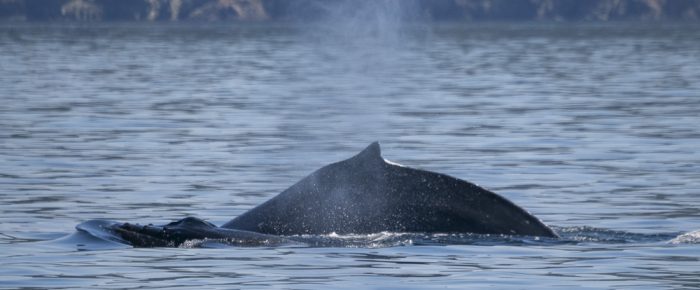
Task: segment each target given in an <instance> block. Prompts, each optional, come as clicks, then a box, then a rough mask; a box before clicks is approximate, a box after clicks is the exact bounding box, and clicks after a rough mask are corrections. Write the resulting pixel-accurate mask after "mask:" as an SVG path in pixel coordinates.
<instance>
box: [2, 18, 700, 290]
mask: <svg viewBox="0 0 700 290" xmlns="http://www.w3.org/2000/svg"><path fill="white" fill-rule="evenodd" d="M329 33H330V34H332V33H333V31H332V30H319V31H316V30H315V28H314V27H311V26H298V27H297V26H293V27H289V26H285V25H277V24H253V25H238V24H236V25H231V24H225V25H179V24H159V25H153V24H148V25H146V24H110V25H107V24H90V25H85V26H79V25H68V24H66V25H51V26H48V25H41V24H8V23H4V24H0V101H1V103H0V160H1V161H2V162H0V249H2V250H1V251H0V264H1V265H0V288H32V287H36V288H55V289H59V288H71V289H75V288H83V289H94V288H114V289H126V288H136V287H142V286H147V287H153V288H158V287H163V288H166V287H167V288H171V287H172V288H174V287H185V288H187V287H194V286H200V285H206V286H207V288H213V289H217V288H220V289H231V288H243V287H258V288H312V289H327V288H329V287H330V288H346V289H357V288H397V289H398V288H400V289H411V288H414V289H425V288H464V287H467V286H470V287H475V288H482V287H497V288H523V287H527V288H529V287H532V288H539V289H542V288H546V289H571V288H572V287H575V288H593V289H615V288H649V289H683V288H687V289H691V288H698V287H700V278H698V273H700V251H698V244H699V243H698V240H699V239H700V238H699V236H700V233H698V232H697V230H698V229H700V210H698V208H700V190H699V188H700V153H699V152H700V151H698V148H700V126H698V124H699V123H700V81H698V80H700V49H698V48H699V47H700V29H698V27H697V25H692V24H665V25H659V24H654V25H640V24H624V23H617V24H604V25H603V24H568V25H549V24H479V25H477V24H473V25H457V26H455V25H435V26H431V27H408V28H406V31H402V33H401V34H400V37H391V38H383V37H375V38H372V37H359V36H358V35H353V34H350V35H347V34H345V35H342V36H339V35H335V36H327V35H325V34H329ZM375 140H379V141H381V142H382V147H383V152H384V155H385V157H386V158H388V159H390V160H393V161H396V162H399V163H402V164H406V165H408V166H412V167H418V168H423V169H428V170H432V171H437V172H442V173H446V174H449V175H452V176H456V177H459V178H463V179H466V180H469V181H472V182H475V183H478V184H480V185H482V186H485V187H487V188H489V189H491V190H493V191H495V192H498V193H500V194H502V195H503V196H505V197H507V198H509V199H511V200H512V201H514V202H515V203H516V204H519V205H521V206H523V207H524V208H526V209H528V210H529V211H531V212H532V213H533V214H534V215H536V216H537V217H539V218H540V219H542V220H543V221H544V222H545V223H547V224H549V225H553V226H554V227H555V229H556V230H557V231H558V232H560V233H562V235H563V236H565V237H566V238H567V241H568V242H555V243H547V242H542V241H533V240H528V239H524V240H523V239H520V240H517V239H516V240H515V241H513V240H496V241H491V242H489V240H488V239H472V240H469V238H466V239H465V237H461V238H460V237H456V238H455V237H450V236H446V237H442V239H443V240H440V238H439V237H438V238H437V240H436V237H429V238H428V239H421V237H420V236H411V235H407V236H401V235H393V234H388V233H385V234H378V236H368V237H340V238H338V237H332V236H329V237H319V238H327V239H331V240H332V242H338V240H339V239H359V241H360V242H361V243H359V244H358V243H353V242H352V241H351V242H350V243H349V244H343V243H338V245H337V246H333V245H331V246H329V247H297V246H282V247H252V248H251V247H219V248H217V247H216V246H215V245H214V247H213V248H197V247H194V248H178V249H131V248H120V247H107V248H105V249H103V250H98V251H76V250H77V249H76V247H75V245H71V246H65V245H61V244H56V243H47V242H42V241H48V240H52V239H55V238H59V237H62V236H65V235H67V234H71V233H74V232H75V230H74V227H75V226H76V225H77V224H79V223H81V222H83V221H86V220H90V219H111V220H117V221H122V222H140V223H161V224H162V223H167V222H170V221H173V220H176V219H179V218H183V217H186V216H196V217H200V218H204V219H207V220H208V221H210V222H212V223H215V224H217V225H221V224H223V223H225V222H226V221H228V220H229V219H231V218H232V217H234V216H237V215H239V214H241V213H242V212H244V211H246V210H248V209H250V208H251V207H253V206H255V205H257V204H259V203H261V202H263V201H265V200H266V199H268V198H270V197H272V196H274V195H276V194H277V193H279V192H281V191H282V190H284V189H285V188H287V187H288V186H290V185H291V184H293V183H295V182H296V181H297V180H299V179H301V178H302V177H304V176H305V175H307V174H308V173H310V172H311V171H313V170H315V169H317V168H319V167H321V166H323V165H325V164H328V163H331V162H335V161H338V160H342V159H345V158H347V157H350V156H352V155H354V154H355V153H356V152H358V151H359V150H360V149H362V148H364V147H365V146H366V145H367V144H369V143H370V142H372V141H375ZM693 231H696V232H693ZM382 235H384V236H382ZM373 239H379V241H386V240H387V239H388V240H390V241H391V243H388V244H382V243H379V244H378V245H379V247H373V244H371V243H370V244H366V243H364V244H363V243H362V242H367V241H372V240H373ZM450 239H451V240H450ZM460 241H461V242H460ZM465 241H467V242H465ZM469 241H472V242H469ZM348 245H351V246H352V245H354V246H357V247H350V246H348Z"/></svg>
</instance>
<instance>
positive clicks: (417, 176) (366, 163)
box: [77, 142, 558, 247]
mask: <svg viewBox="0 0 700 290" xmlns="http://www.w3.org/2000/svg"><path fill="white" fill-rule="evenodd" d="M91 223H93V224H94V223H96V222H95V221H88V222H86V223H83V224H81V225H79V226H78V227H77V228H78V230H79V231H81V230H82V231H89V229H91V228H94V227H90V226H89V225H90V224H91ZM100 225H102V226H101V228H104V229H105V231H107V232H108V233H109V234H111V235H115V236H116V237H113V238H112V239H111V240H112V241H119V242H122V243H126V244H129V245H132V246H136V247H163V246H181V245H182V244H183V243H185V242H187V241H191V240H206V239H223V240H227V241H233V242H234V243H233V244H235V245H243V246H255V245H276V244H286V243H293V242H295V240H298V239H295V238H294V237H295V236H299V235H325V234H332V233H335V234H372V233H379V232H397V233H470V234H497V235H514V236H539V237H548V238H557V237H558V236H557V234H556V233H555V232H554V231H553V230H552V229H551V228H549V227H548V226H547V225H545V224H544V223H542V222H541V221H540V220H539V219H537V218H536V217H534V216H533V215H531V214H530V213H528V212H527V211H525V210H524V209H522V208H521V207H519V206H517V205H515V204H514V203H512V202H511V201H509V200H508V199H506V198H504V197H502V196H500V195H498V194H496V193H493V192H491V191H489V190H487V189H484V188H482V187H480V186H478V185H476V184H473V183H470V182H468V181H464V180H461V179H458V178H455V177H451V176H448V175H445V174H441V173H435V172H431V171H426V170H420V169H414V168H410V167H405V166H402V165H399V164H395V163H392V162H390V161H387V160H385V159H384V158H383V157H382V156H381V149H380V146H379V143H378V142H374V143H372V144H370V145H369V146H368V147H367V148H365V149H364V150H363V151H362V152H360V153H359V154H357V155H355V156H353V157H351V158H349V159H347V160H344V161H340V162H337V163H333V164H330V165H327V166H324V167H322V168H320V169H318V170H316V171H315V172H313V173H311V174H310V175H309V176H307V177H305V178H303V179H302V180H300V181H299V182H297V183H296V184H294V185H292V186H291V187H289V188H288V189H287V190H285V191H283V192H282V193H280V194H279V195H277V196H275V197H273V198H272V199H270V200H268V201H267V202H264V203H263V204H261V205H259V206H257V207H255V208H253V209H251V210H249V211H248V212H245V213H243V214H242V215H240V216H238V217H236V218H234V219H232V220H231V221H229V222H227V223H226V224H224V225H223V226H221V227H217V226H216V225H213V224H211V223H208V222H205V221H202V220H199V219H196V218H186V219H183V220H180V221H176V222H173V223H170V224H167V225H164V226H153V225H147V226H142V225H138V224H136V225H135V224H129V223H123V224H122V223H104V222H102V223H100ZM229 244H230V243H229Z"/></svg>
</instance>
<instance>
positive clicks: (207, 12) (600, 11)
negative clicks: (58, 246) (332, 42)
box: [0, 0, 700, 21]
mask: <svg viewBox="0 0 700 290" xmlns="http://www.w3.org/2000/svg"><path fill="white" fill-rule="evenodd" d="M367 1H372V0H0V20H16V21H55V20H78V21H181V20H194V21H228V20H234V21H269V20H282V21H286V20H297V21H307V20H313V19H317V18H319V17H323V16H324V15H325V14H326V13H327V10H328V9H327V8H328V7H329V6H333V5H334V3H343V4H342V5H343V7H344V9H346V8H347V7H353V4H354V3H361V2H367ZM373 1H374V2H375V3H376V2H380V1H389V2H393V3H394V4H395V5H400V6H401V7H410V10H411V11H410V13H408V14H406V15H410V16H407V17H411V18H419V19H425V20H434V21H511V20H515V21H518V20H554V21H609V20H623V21H624V20H642V21H659V20H670V21H682V20H690V21H697V20H698V19H700V0H373Z"/></svg>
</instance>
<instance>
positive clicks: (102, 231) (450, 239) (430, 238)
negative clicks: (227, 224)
mask: <svg viewBox="0 0 700 290" xmlns="http://www.w3.org/2000/svg"><path fill="white" fill-rule="evenodd" d="M115 224H118V223H116V222H113V221H102V220H95V221H88V222H85V223H82V224H80V225H78V226H77V227H76V232H75V233H73V234H71V235H68V236H66V237H63V238H59V239H56V240H53V241H47V243H48V244H50V245H53V246H60V247H71V248H76V249H77V250H106V249H120V248H125V247H131V245H130V244H129V243H128V242H126V241H125V240H123V239H122V238H121V237H120V235H119V233H117V232H116V231H114V230H113V226H114V225H115ZM553 229H554V230H555V231H556V232H557V234H559V236H560V238H544V237H533V236H515V235H493V234H473V233H395V232H379V233H374V234H343V235H340V234H336V233H331V234H326V235H298V236H286V237H281V238H280V239H275V240H274V241H271V240H269V239H262V238H261V239H260V240H256V238H255V236H252V237H251V236H246V237H243V238H236V237H227V238H219V239H206V238H205V239H192V240H187V241H185V242H183V243H181V244H179V245H178V247H180V248H227V247H339V248H386V247H401V246H447V245H475V246H496V245H508V246H530V245H533V246H554V245H562V244H572V245H576V244H591V243H594V244H596V243H598V244H641V243H668V244H700V230H696V231H691V232H687V233H650V234H649V233H632V232H625V231H618V230H610V229H604V228H595V227H588V226H576V227H553Z"/></svg>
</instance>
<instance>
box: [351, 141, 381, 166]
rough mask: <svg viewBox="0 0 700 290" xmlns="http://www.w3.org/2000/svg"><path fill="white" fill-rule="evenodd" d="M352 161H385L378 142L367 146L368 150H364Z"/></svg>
mask: <svg viewBox="0 0 700 290" xmlns="http://www.w3.org/2000/svg"><path fill="white" fill-rule="evenodd" d="M352 159H353V160H362V161H370V160H383V158H382V149H381V148H380V147H379V142H378V141H374V142H372V144H369V146H367V148H365V149H364V150H362V152H360V153H358V154H357V155H355V156H353V157H352Z"/></svg>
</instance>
